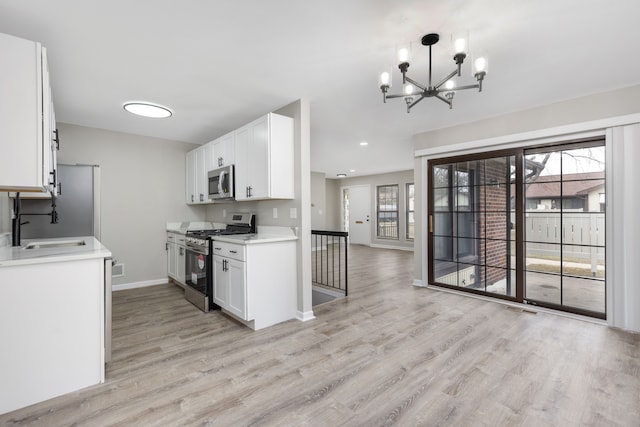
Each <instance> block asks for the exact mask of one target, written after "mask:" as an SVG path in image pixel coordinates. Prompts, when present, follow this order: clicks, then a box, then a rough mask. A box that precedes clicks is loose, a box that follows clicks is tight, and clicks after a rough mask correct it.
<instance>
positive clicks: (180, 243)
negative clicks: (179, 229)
mask: <svg viewBox="0 0 640 427" xmlns="http://www.w3.org/2000/svg"><path fill="white" fill-rule="evenodd" d="M167 276H169V277H170V278H172V279H173V280H174V281H175V282H177V283H178V284H180V285H183V286H184V284H185V242H184V235H183V234H180V233H172V232H167Z"/></svg>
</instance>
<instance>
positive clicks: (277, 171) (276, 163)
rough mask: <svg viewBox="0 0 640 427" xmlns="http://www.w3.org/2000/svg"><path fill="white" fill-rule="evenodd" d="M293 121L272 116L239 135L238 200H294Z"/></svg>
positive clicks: (237, 145) (252, 124)
mask: <svg viewBox="0 0 640 427" xmlns="http://www.w3.org/2000/svg"><path fill="white" fill-rule="evenodd" d="M293 150H294V148H293V119H292V118H291V117H286V116H281V115H279V114H275V113H269V114H267V115H266V116H263V117H260V118H259V119H257V120H254V121H253V122H251V123H249V124H248V125H245V126H243V127H241V128H240V129H238V130H237V131H236V132H235V165H236V166H235V175H236V176H235V182H236V200H239V201H242V200H260V199H293V198H294V197H295V195H294V161H293V158H294V154H293Z"/></svg>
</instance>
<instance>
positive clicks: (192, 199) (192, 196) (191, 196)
mask: <svg viewBox="0 0 640 427" xmlns="http://www.w3.org/2000/svg"><path fill="white" fill-rule="evenodd" d="M191 203H193V194H192V195H191Z"/></svg>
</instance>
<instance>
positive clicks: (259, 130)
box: [247, 116, 271, 199]
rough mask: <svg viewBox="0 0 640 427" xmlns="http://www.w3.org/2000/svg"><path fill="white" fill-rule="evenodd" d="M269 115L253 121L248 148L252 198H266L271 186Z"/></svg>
mask: <svg viewBox="0 0 640 427" xmlns="http://www.w3.org/2000/svg"><path fill="white" fill-rule="evenodd" d="M268 119H269V117H268V116H264V117H261V118H260V119H258V120H256V121H254V122H252V123H251V125H250V126H251V129H250V133H249V150H248V155H247V159H248V175H249V176H248V178H247V181H248V185H249V198H250V199H265V198H268V197H269V196H270V193H269V188H270V185H271V182H270V181H271V177H270V175H269V161H270V152H269V120H268Z"/></svg>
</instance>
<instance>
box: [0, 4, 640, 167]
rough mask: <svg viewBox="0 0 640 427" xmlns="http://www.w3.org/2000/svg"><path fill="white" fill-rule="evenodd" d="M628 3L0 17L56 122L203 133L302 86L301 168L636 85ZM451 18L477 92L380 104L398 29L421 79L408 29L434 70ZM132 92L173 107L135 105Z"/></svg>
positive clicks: (37, 7)
mask: <svg viewBox="0 0 640 427" xmlns="http://www.w3.org/2000/svg"><path fill="white" fill-rule="evenodd" d="M638 16H640V1H638V0H609V1H604V0H591V1H584V0H553V1H552V0H482V1H478V0H475V1H474V0H467V1H462V0H446V1H445V0H403V1H399V0H341V1H337V0H321V1H314V2H311V1H304V0H269V1H265V0H244V1H243V0H238V1H221V0H216V1H214V0H189V1H181V2H179V1H167V0H135V1H132V0H108V1H101V2H97V1H87V0H57V1H51V0H12V1H10V0H0V32H3V33H8V34H13V35H16V36H19V37H24V38H27V39H31V40H36V41H40V42H42V44H43V45H44V46H46V47H47V48H48V51H49V61H50V69H51V75H52V89H53V96H54V101H55V104H56V114H57V118H58V120H59V121H61V122H65V123H71V124H78V125H83V126H90V127H96V128H103V129H110V130H116V131H121V132H128V133H133V134H140V135H149V136H156V137H161V138H167V139H174V140H178V141H185V142H193V143H198V144H201V143H205V142H207V141H210V140H212V139H215V138H216V137H218V136H221V135H223V134H224V133H226V132H228V131H230V130H233V129H235V128H237V127H239V126H241V125H243V124H245V123H247V122H249V121H251V120H253V119H254V118H256V117H258V116H260V115H262V114H265V113H267V112H269V111H272V110H275V109H277V108H279V107H282V106H284V105H286V104H288V103H290V102H292V101H294V100H296V99H299V98H304V99H307V100H308V101H309V103H310V106H311V167H312V170H314V171H321V172H326V173H327V176H328V177H335V175H336V173H339V172H347V173H348V174H349V175H351V176H355V175H365V174H371V173H380V172H388V171H397V170H405V169H411V168H413V159H412V152H413V150H412V146H411V136H412V135H414V134H416V133H419V132H424V131H428V130H431V129H437V128H442V127H448V126H452V125H456V124H460V123H464V122H469V121H473V120H478V119H481V118H484V117H489V116H494V115H498V114H502V113H506V112H512V111H518V110H522V109H526V108H530V107H533V106H538V105H544V104H549V103H553V102H557V101H561V100H564V99H570V98H575V97H579V96H583V95H586V94H590V93H596V92H603V91H608V90H612V89H616V88H621V87H626V86H631V85H634V84H639V83H640V72H639V69H640V55H638V52H640V50H639V48H638V40H640V25H638ZM459 31H463V32H469V34H470V48H471V54H473V53H474V51H475V52H479V51H482V52H485V53H487V54H488V56H489V74H488V75H487V78H486V80H485V84H484V88H483V92H482V93H477V92H475V91H468V92H461V93H458V94H457V95H456V98H455V100H454V103H455V105H454V108H453V110H449V109H448V107H447V106H446V105H445V104H444V103H442V102H440V101H438V100H436V99H427V100H423V101H422V102H421V103H420V104H418V105H417V106H416V107H414V108H413V110H412V112H411V114H406V111H405V108H404V101H403V100H390V101H388V103H387V104H383V103H382V95H381V93H380V90H379V89H378V87H377V78H378V74H379V73H380V71H381V70H383V69H384V68H385V67H391V66H394V61H395V52H394V51H395V48H396V46H397V45H398V44H401V43H404V42H406V41H412V40H413V41H415V42H416V47H415V48H414V50H413V58H414V59H413V60H412V62H411V67H410V73H409V75H410V76H412V77H413V78H415V79H417V80H419V81H425V82H426V74H427V61H426V58H427V54H428V51H427V49H426V48H424V47H422V46H420V45H419V42H418V41H419V39H420V38H421V36H422V35H424V34H426V33H429V32H438V33H440V34H441V42H440V43H438V44H437V45H435V46H434V48H433V55H434V56H433V61H434V65H433V71H434V80H439V79H440V78H441V77H443V76H444V75H445V74H446V73H448V72H450V71H452V70H453V68H454V63H453V60H452V57H451V52H450V44H449V42H448V39H449V37H450V34H451V33H456V32H459ZM464 66H465V72H466V77H465V80H464V81H468V82H469V83H472V79H471V77H470V71H469V67H470V61H467V62H466V63H465V65H464ZM394 81H395V82H396V83H397V82H398V81H399V73H398V72H397V69H396V68H395V66H394ZM393 89H397V85H396V87H395V88H392V91H394V90H393ZM130 100H146V101H151V102H155V103H159V104H162V105H166V106H168V107H170V108H171V109H173V111H174V115H173V117H171V118H170V119H164V120H159V119H145V118H140V117H136V116H132V115H130V114H128V113H126V112H125V111H124V110H123V109H122V104H123V103H124V102H125V101H130ZM361 141H368V142H369V146H368V147H366V148H362V147H360V146H359V142H361ZM351 169H355V170H356V172H354V173H349V170H351Z"/></svg>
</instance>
